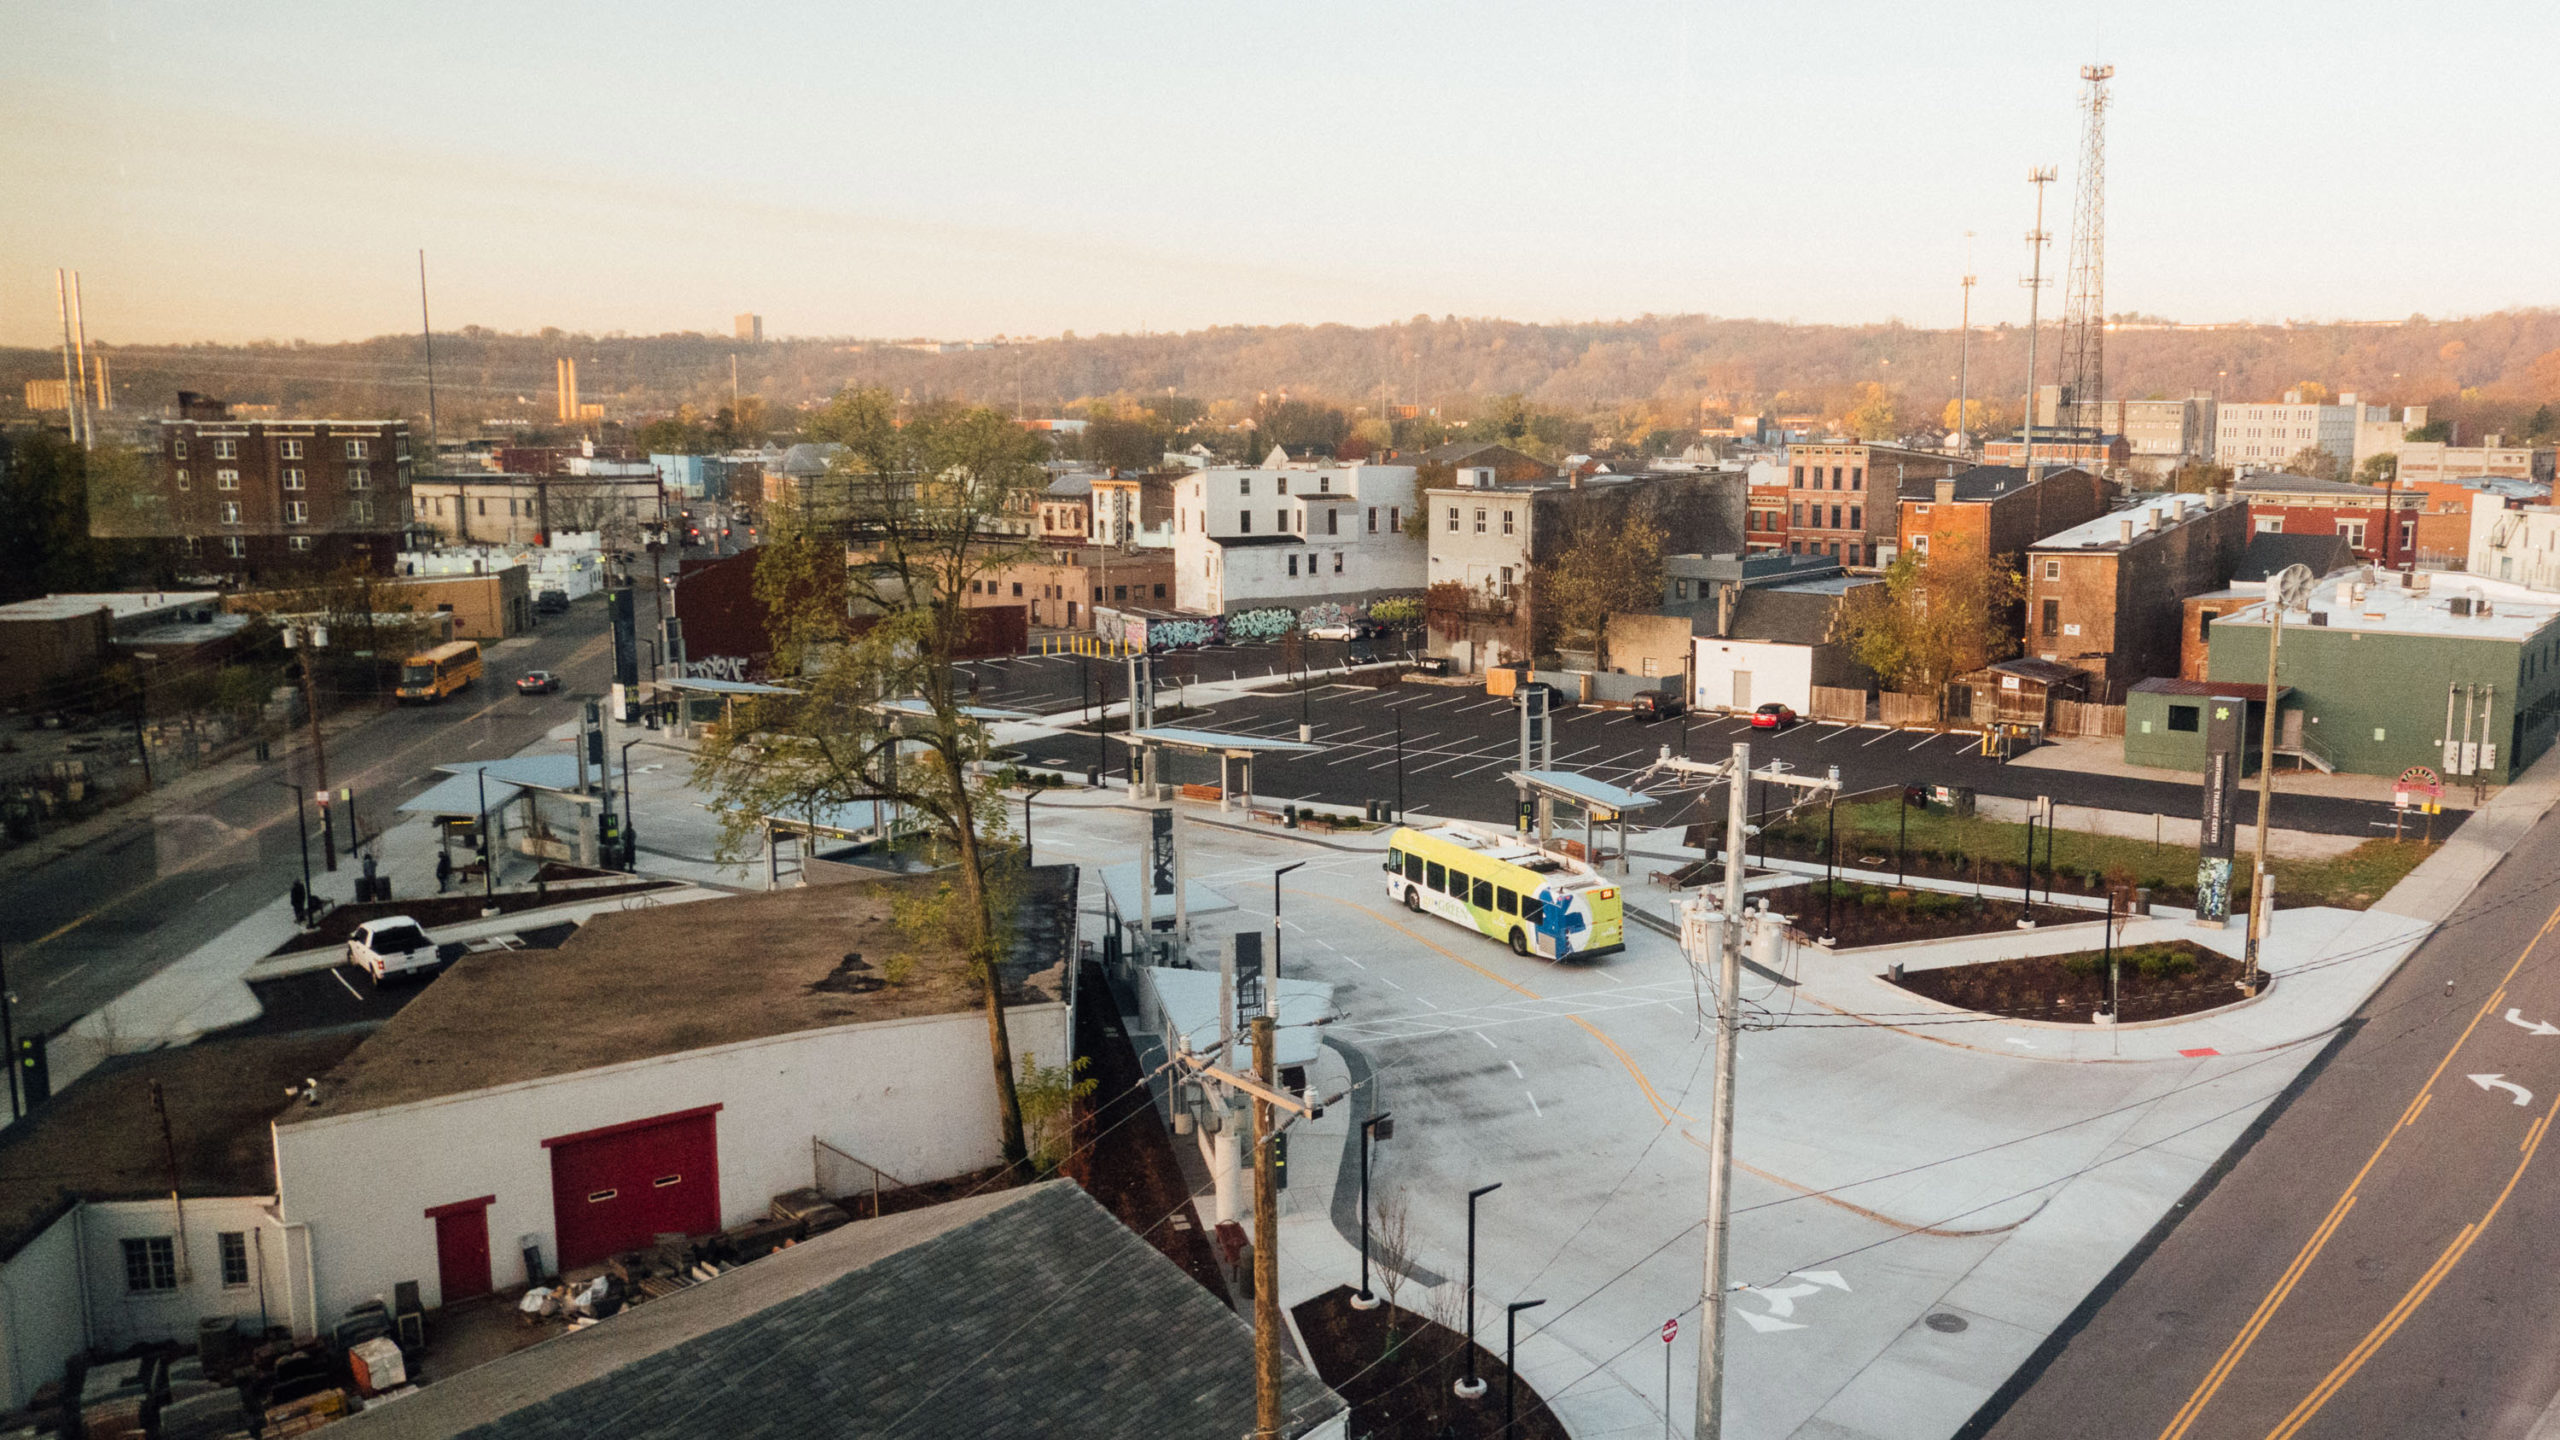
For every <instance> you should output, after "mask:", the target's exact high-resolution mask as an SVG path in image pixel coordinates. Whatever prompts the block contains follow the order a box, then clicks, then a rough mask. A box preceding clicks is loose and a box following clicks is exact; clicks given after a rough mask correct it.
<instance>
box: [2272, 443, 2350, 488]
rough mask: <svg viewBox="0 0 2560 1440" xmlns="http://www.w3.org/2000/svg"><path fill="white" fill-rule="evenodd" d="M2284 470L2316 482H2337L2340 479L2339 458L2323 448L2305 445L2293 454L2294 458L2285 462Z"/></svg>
mask: <svg viewBox="0 0 2560 1440" xmlns="http://www.w3.org/2000/svg"><path fill="white" fill-rule="evenodd" d="M2284 468H2286V469H2287V470H2290V471H2292V472H2293V473H2294V474H2296V475H2308V476H2310V477H2311V478H2312V479H2314V480H2335V479H2337V478H2338V457H2337V456H2336V455H2335V454H2333V453H2332V452H2330V451H2329V450H2327V449H2326V448H2324V447H2322V446H2318V445H2305V446H2303V447H2302V448H2301V449H2299V450H2296V451H2294V452H2293V455H2292V458H2290V459H2288V460H2286V461H2285V462H2284Z"/></svg>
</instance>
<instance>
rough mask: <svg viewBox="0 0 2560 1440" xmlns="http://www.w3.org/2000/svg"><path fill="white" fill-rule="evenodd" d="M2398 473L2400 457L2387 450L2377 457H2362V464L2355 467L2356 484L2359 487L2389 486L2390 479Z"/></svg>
mask: <svg viewBox="0 0 2560 1440" xmlns="http://www.w3.org/2000/svg"><path fill="white" fill-rule="evenodd" d="M2399 473H2400V457H2399V456H2398V455H2396V454H2394V453H2393V452H2391V451H2389V450H2385V451H2383V452H2382V453H2381V454H2379V455H2367V456H2366V457H2364V463H2363V464H2361V465H2359V466H2357V467H2356V483H2357V484H2359V485H2385V484H2389V483H2390V482H2391V480H2392V478H2393V477H2394V476H2396V475H2398V474H2399Z"/></svg>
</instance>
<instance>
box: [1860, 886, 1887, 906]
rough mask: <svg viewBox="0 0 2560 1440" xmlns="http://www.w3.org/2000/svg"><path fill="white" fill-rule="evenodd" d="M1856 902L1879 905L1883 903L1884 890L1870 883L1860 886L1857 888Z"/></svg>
mask: <svg viewBox="0 0 2560 1440" xmlns="http://www.w3.org/2000/svg"><path fill="white" fill-rule="evenodd" d="M1858 903H1859V904H1861V905H1881V904H1883V903H1884V892H1883V891H1882V890H1879V889H1877V888H1876V887H1874V886H1872V885H1863V886H1860V887H1859V888H1858Z"/></svg>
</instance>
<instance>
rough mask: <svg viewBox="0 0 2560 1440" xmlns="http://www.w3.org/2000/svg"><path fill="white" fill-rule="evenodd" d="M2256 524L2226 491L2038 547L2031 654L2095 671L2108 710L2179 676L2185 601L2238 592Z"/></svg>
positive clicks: (2181, 499) (2107, 520)
mask: <svg viewBox="0 0 2560 1440" xmlns="http://www.w3.org/2000/svg"><path fill="white" fill-rule="evenodd" d="M2248 521H2249V512H2248V509H2247V507H2245V506H2242V505H2240V504H2237V503H2233V502H2230V501H2229V500H2228V499H2227V498H2226V497H2225V496H2224V495H2223V494H2221V493H2219V492H2217V493H2215V494H2212V495H2161V496H2155V497H2153V498H2151V499H2148V500H2145V501H2143V502H2141V503H2140V504H2137V505H2135V506H2133V507H2132V508H2130V509H2126V510H2119V511H2116V512H2115V513H2113V514H2110V515H2103V516H2100V517H2099V518H2097V519H2095V520H2091V521H2089V522H2087V523H2085V524H2082V525H2076V526H2074V527H2072V528H2071V529H2068V530H2065V531H2062V532H2060V533H2059V534H2055V535H2048V536H2046V537H2045V538H2044V539H2042V540H2039V541H2037V542H2036V543H2035V544H2034V545H2032V546H2030V547H2029V548H2028V550H2027V634H2026V653H2027V654H2028V655H2030V656H2032V657H2034V658H2035V659H2039V660H2046V661H2052V662H2056V663H2059V664H2063V665H2069V666H2071V667H2073V668H2075V669H2078V670H2083V671H2086V672H2088V674H2089V675H2090V677H2091V680H2090V686H2089V698H2090V699H2091V700H2093V701H2096V702H2097V703H2099V704H2107V705H2112V704H2118V703H2121V701H2122V697H2123V696H2124V693H2125V691H2126V690H2127V689H2128V688H2129V687H2130V686H2131V685H2132V684H2133V683H2134V682H2135V681H2138V680H2144V679H2148V678H2150V677H2152V676H2155V675H2175V674H2177V673H2178V636H2179V628H2180V622H2181V619H2182V618H2183V617H2182V611H2183V609H2184V602H2185V600H2186V598H2187V597H2188V596H2190V595H2201V594H2203V593H2205V592H2206V591H2210V590H2219V589H2222V588H2224V587H2225V586H2228V585H2229V584H2230V583H2231V577H2232V576H2233V575H2234V574H2235V573H2237V571H2238V570H2239V568H2240V557H2241V554H2242V552H2243V551H2244V550H2245V549H2246V548H2247V545H2248V541H2249V531H2248Z"/></svg>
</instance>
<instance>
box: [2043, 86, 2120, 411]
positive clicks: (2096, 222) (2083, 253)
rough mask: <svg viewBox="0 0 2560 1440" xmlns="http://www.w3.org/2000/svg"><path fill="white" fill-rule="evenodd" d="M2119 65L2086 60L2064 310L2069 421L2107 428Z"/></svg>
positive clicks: (2064, 393) (2064, 371)
mask: <svg viewBox="0 0 2560 1440" xmlns="http://www.w3.org/2000/svg"><path fill="white" fill-rule="evenodd" d="M2115 73H2116V67H2114V66H2113V65H2083V66H2081V67H2080V79H2081V81H2082V82H2083V83H2084V84H2085V85H2086V86H2087V89H2086V90H2085V91H2084V92H2083V93H2082V95H2081V97H2080V111H2081V128H2080V195H2079V199H2078V201H2077V202H2076V203H2075V204H2074V205H2073V206H2072V212H2071V282H2070V289H2069V293H2068V294H2067V296H2066V298H2065V303H2064V309H2063V321H2062V324H2063V332H2062V387H2063V388H2062V399H2063V402H2064V404H2065V405H2066V406H2068V407H2069V409H2068V410H2067V411H2066V412H2065V413H2063V414H2060V415H2057V416H2056V417H2055V418H2056V419H2057V420H2059V421H2060V422H2061V423H2063V424H2065V425H2071V424H2080V425H2094V426H2097V427H2098V428H2100V429H2104V428H2105V426H2106V421H2105V419H2104V414H2105V412H2104V408H2103V407H2104V405H2105V403H2106V398H2107V81H2108V80H2110V79H2112V78H2113V77H2114V76H2115Z"/></svg>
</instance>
